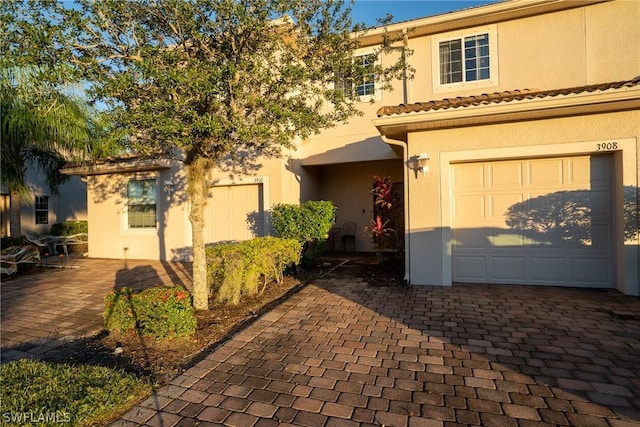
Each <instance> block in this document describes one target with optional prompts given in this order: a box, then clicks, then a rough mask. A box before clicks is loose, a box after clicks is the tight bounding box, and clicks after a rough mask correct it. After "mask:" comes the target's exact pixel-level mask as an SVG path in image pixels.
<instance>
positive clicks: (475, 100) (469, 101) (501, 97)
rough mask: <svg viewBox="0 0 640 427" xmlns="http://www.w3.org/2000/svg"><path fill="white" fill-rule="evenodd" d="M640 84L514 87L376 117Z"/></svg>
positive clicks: (385, 109) (380, 113)
mask: <svg viewBox="0 0 640 427" xmlns="http://www.w3.org/2000/svg"><path fill="white" fill-rule="evenodd" d="M638 85H640V76H637V77H634V78H633V79H631V80H624V81H619V82H613V83H601V84H595V85H589V86H577V87H572V88H566V89H552V90H537V89H516V90H507V91H504V92H493V93H483V94H482V95H471V96H458V97H456V98H444V99H440V100H434V101H427V102H416V103H415V104H400V105H397V106H386V107H382V108H380V109H379V110H378V112H377V115H378V117H382V116H392V115H394V114H405V113H418V112H423V111H432V110H443V109H448V108H460V107H471V106H478V105H487V104H497V103H502V102H511V101H522V100H525V99H534V98H552V97H555V96H561V95H576V94H581V93H588V92H596V91H605V90H610V89H620V88H623V87H633V86H638Z"/></svg>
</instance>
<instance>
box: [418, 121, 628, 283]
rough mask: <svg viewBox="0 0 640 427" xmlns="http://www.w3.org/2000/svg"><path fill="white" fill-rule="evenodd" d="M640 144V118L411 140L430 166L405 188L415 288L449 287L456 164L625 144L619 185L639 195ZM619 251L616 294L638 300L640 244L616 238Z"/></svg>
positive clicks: (495, 128)
mask: <svg viewBox="0 0 640 427" xmlns="http://www.w3.org/2000/svg"><path fill="white" fill-rule="evenodd" d="M639 139H640V112H638V111H630V112H620V113H608V114H599V115H589V116H579V117H572V118H571V117H570V118H557V119H551V120H537V121H529V122H520V123H508V124H495V125H487V126H473V127H465V128H458V129H442V130H434V131H428V132H416V133H410V134H409V143H408V147H409V155H410V156H411V155H416V154H418V153H421V152H427V153H428V154H429V155H430V157H431V159H432V160H431V162H430V165H429V167H430V170H429V172H428V173H427V175H426V176H424V177H423V176H422V175H420V174H419V175H418V176H417V177H416V178H412V179H410V180H409V181H408V182H407V186H408V193H409V198H410V200H411V207H410V212H409V227H410V243H409V244H410V251H411V257H410V259H409V264H410V275H411V281H412V283H414V284H434V285H441V284H444V285H448V284H450V283H451V260H450V258H451V257H450V255H451V251H450V247H449V246H448V242H449V240H450V239H449V238H448V237H449V234H450V219H451V216H450V203H451V200H450V196H451V194H450V187H449V179H450V170H449V165H450V163H451V162H455V161H473V160H491V159H509V158H523V157H528V156H562V155H571V154H587V153H592V152H596V150H597V144H598V143H601V142H603V141H609V142H610V141H624V144H623V143H619V144H618V147H619V150H618V151H620V152H619V153H618V156H617V158H618V160H617V161H616V163H615V165H614V167H615V168H616V174H617V175H616V176H617V183H618V184H617V185H618V187H620V185H624V186H633V187H636V188H637V187H638V168H639V166H638V157H637V155H638V140H639ZM619 190H620V188H618V189H617V191H619ZM620 191H621V190H620ZM616 205H617V206H618V208H617V209H618V210H619V206H620V205H621V201H620V200H618V201H617V204H616ZM617 218H618V219H620V218H621V215H620V212H618V215H617ZM618 231H620V228H619V227H618ZM615 244H616V248H617V249H616V258H617V261H618V265H617V283H618V288H619V289H620V290H622V291H624V292H626V293H630V294H632V295H637V294H638V291H639V285H638V276H639V271H638V244H639V243H638V239H636V240H635V241H627V242H624V241H623V240H622V237H621V233H620V232H618V236H616V242H615Z"/></svg>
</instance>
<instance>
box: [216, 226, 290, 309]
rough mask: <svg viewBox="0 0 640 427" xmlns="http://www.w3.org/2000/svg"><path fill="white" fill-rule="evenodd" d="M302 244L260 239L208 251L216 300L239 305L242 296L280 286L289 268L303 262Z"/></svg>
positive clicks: (226, 244) (219, 246) (218, 245)
mask: <svg viewBox="0 0 640 427" xmlns="http://www.w3.org/2000/svg"><path fill="white" fill-rule="evenodd" d="M300 250H301V245H300V243H299V242H298V241H296V240H294V239H280V238H277V237H257V238H255V239H251V240H246V241H243V242H235V243H221V244H217V245H213V246H210V247H208V248H207V266H208V267H207V268H208V273H209V282H210V287H211V290H212V291H213V292H216V293H217V298H216V299H217V301H218V302H221V303H227V302H230V303H232V304H238V303H239V302H240V299H241V298H242V296H243V295H248V296H251V295H256V294H258V293H262V292H264V290H265V289H266V287H267V285H268V284H269V283H271V282H274V281H275V282H277V283H280V282H281V281H282V280H283V271H284V269H285V268H286V266H287V265H290V264H292V263H298V262H300Z"/></svg>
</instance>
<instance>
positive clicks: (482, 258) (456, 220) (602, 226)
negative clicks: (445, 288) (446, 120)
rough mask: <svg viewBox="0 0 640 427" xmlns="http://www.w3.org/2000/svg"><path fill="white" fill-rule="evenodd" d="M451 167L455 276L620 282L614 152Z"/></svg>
mask: <svg viewBox="0 0 640 427" xmlns="http://www.w3.org/2000/svg"><path fill="white" fill-rule="evenodd" d="M452 171H453V172H452V184H453V198H452V205H453V206H452V212H453V214H452V216H453V217H452V238H453V241H452V261H453V272H452V273H453V280H454V281H455V282H470V283H513V284H541V285H563V286H584V287H613V271H614V266H613V263H614V261H613V260H614V257H613V202H612V157H611V156H610V155H598V156H580V157H564V158H543V159H522V160H509V161H493V162H475V163H461V164H455V165H452Z"/></svg>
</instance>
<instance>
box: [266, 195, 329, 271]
mask: <svg viewBox="0 0 640 427" xmlns="http://www.w3.org/2000/svg"><path fill="white" fill-rule="evenodd" d="M271 221H272V224H273V228H274V229H275V230H276V233H278V236H280V237H283V238H287V239H296V240H297V241H298V242H300V244H301V245H303V251H302V257H303V259H304V260H305V261H310V260H313V259H314V258H316V257H317V256H318V255H320V254H321V253H322V252H323V248H324V242H325V241H326V239H327V237H328V235H329V230H331V227H333V225H334V224H335V221H336V206H335V205H334V204H333V202H331V201H326V200H309V201H307V202H304V203H302V204H301V205H290V204H277V205H275V206H274V207H273V209H272V211H271Z"/></svg>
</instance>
